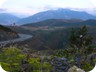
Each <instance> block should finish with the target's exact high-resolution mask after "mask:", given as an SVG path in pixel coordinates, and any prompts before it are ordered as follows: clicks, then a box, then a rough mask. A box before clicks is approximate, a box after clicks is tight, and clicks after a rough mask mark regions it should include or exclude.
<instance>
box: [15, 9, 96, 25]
mask: <svg viewBox="0 0 96 72" xmlns="http://www.w3.org/2000/svg"><path fill="white" fill-rule="evenodd" d="M47 19H83V20H87V19H96V16H93V15H91V14H88V13H86V12H81V11H73V10H70V9H62V8H60V9H57V10H48V11H44V12H39V13H37V14H34V15H32V16H30V17H27V18H23V19H20V20H19V21H17V22H16V23H17V24H26V23H34V22H39V21H43V20H47Z"/></svg>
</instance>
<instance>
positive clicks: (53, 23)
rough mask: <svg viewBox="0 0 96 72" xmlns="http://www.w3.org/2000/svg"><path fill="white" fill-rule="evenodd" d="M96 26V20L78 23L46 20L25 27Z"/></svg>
mask: <svg viewBox="0 0 96 72" xmlns="http://www.w3.org/2000/svg"><path fill="white" fill-rule="evenodd" d="M84 25H86V26H96V20H85V21H82V20H80V21H79V20H78V21H75V20H74V21H72V22H71V20H60V19H49V20H44V21H41V22H37V23H30V24H25V25H23V26H32V27H39V26H57V27H58V26H65V27H76V26H77V27H78V26H84Z"/></svg>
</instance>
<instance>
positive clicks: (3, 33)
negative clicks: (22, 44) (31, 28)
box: [0, 25, 19, 41]
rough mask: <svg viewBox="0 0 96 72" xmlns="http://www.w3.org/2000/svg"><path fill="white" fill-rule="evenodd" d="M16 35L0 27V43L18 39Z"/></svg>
mask: <svg viewBox="0 0 96 72" xmlns="http://www.w3.org/2000/svg"><path fill="white" fill-rule="evenodd" d="M18 37H19V36H18V34H17V33H16V32H14V31H12V30H11V29H9V28H7V27H4V26H2V25H0V41H5V40H11V39H14V38H18Z"/></svg>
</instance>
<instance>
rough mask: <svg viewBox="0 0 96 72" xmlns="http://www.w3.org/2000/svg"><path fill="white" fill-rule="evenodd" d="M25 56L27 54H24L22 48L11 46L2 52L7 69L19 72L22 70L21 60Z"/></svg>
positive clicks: (2, 62) (1, 56)
mask: <svg viewBox="0 0 96 72" xmlns="http://www.w3.org/2000/svg"><path fill="white" fill-rule="evenodd" d="M25 57H26V55H25V54H22V53H21V50H20V49H17V48H15V47H10V48H8V49H5V50H4V51H3V53H2V54H0V61H1V64H2V67H3V68H4V69H5V70H8V71H10V72H12V71H14V72H17V71H19V70H20V65H21V62H22V60H23V59H24V58H25Z"/></svg>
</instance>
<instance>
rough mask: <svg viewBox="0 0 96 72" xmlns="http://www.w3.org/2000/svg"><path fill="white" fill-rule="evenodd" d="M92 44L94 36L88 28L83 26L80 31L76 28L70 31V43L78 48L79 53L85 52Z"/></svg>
mask: <svg viewBox="0 0 96 72" xmlns="http://www.w3.org/2000/svg"><path fill="white" fill-rule="evenodd" d="M91 44H92V37H91V36H90V35H89V34H88V29H87V27H86V26H83V27H82V28H80V29H79V30H78V31H75V30H74V29H72V30H71V33H70V45H71V47H73V48H74V49H76V50H77V53H79V54H84V52H85V51H86V48H88V46H90V45H91Z"/></svg>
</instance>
